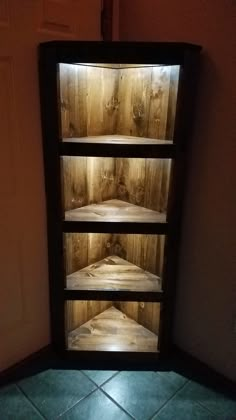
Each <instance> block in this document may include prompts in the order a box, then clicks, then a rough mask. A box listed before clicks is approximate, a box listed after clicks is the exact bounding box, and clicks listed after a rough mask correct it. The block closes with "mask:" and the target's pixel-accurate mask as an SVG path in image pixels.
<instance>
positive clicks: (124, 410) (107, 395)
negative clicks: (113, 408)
mask: <svg viewBox="0 0 236 420" xmlns="http://www.w3.org/2000/svg"><path fill="white" fill-rule="evenodd" d="M100 391H101V392H102V393H103V394H104V395H105V396H106V397H108V398H109V400H111V401H112V402H113V403H114V404H115V405H117V407H119V408H120V409H121V410H122V411H123V412H124V413H125V414H127V415H128V416H129V417H130V418H131V419H134V420H136V419H135V417H134V416H133V415H132V414H131V413H129V412H128V411H126V409H125V408H124V407H122V406H121V405H120V404H119V403H118V402H117V401H116V400H114V399H113V398H112V397H111V396H110V395H109V394H107V393H106V391H104V390H103V389H102V388H100Z"/></svg>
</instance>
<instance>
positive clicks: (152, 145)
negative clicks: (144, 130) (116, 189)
mask: <svg viewBox="0 0 236 420" xmlns="http://www.w3.org/2000/svg"><path fill="white" fill-rule="evenodd" d="M59 147H60V154H61V155H64V156H104V157H106V156H107V157H140V156H142V157H143V158H173V157H174V156H175V145H174V144H173V142H172V141H170V140H158V139H150V138H147V137H134V136H120V135H114V134H112V135H104V136H88V137H69V138H63V139H62V141H61V142H60V144H59Z"/></svg>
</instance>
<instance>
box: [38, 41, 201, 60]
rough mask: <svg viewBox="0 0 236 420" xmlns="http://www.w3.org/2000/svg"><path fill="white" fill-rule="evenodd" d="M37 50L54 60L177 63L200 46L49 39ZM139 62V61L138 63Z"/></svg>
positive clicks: (172, 43)
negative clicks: (187, 51) (186, 53)
mask: <svg viewBox="0 0 236 420" xmlns="http://www.w3.org/2000/svg"><path fill="white" fill-rule="evenodd" d="M39 48H40V51H42V53H44V54H46V53H47V54H48V55H49V57H51V56H52V55H54V62H55V63H72V64H74V63H104V61H105V62H107V63H118V64H122V63H124V64H153V65H171V64H173V65H174V64H176V65H181V64H183V62H184V57H185V52H186V50H189V51H195V52H196V53H198V52H199V51H200V50H201V47H199V46H197V45H192V44H186V43H178V42H176V43H175V42H167V43H165V42H160V43H155V42H149V43H147V42H104V41H51V42H46V43H43V44H40V47H39ZM140 61H141V63H140Z"/></svg>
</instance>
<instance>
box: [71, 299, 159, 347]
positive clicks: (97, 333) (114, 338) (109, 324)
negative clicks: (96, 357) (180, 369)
mask: <svg viewBox="0 0 236 420" xmlns="http://www.w3.org/2000/svg"><path fill="white" fill-rule="evenodd" d="M157 343H158V337H157V335H156V334H154V333H153V332H151V331H149V330H148V329H147V328H145V327H143V326H142V325H140V324H138V323H137V322H136V321H134V320H133V319H131V318H129V317H128V316H127V315H125V314H124V313H123V312H121V311H119V310H118V309H116V308H115V307H114V306H111V307H110V308H108V309H106V310H105V311H104V312H102V313H100V314H99V315H96V316H95V317H93V318H92V319H90V320H89V321H87V322H86V323H84V324H83V325H81V326H80V327H79V328H76V329H74V330H73V331H71V332H69V333H68V350H82V351H83V350H85V351H86V350H88V351H93V350H94V351H131V352H157Z"/></svg>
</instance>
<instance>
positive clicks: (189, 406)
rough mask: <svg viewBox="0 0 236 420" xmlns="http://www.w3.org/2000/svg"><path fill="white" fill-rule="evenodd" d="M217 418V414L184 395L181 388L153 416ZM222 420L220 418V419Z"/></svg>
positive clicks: (161, 419)
mask: <svg viewBox="0 0 236 420" xmlns="http://www.w3.org/2000/svg"><path fill="white" fill-rule="evenodd" d="M178 419H186V420H188V419H189V420H192V419H193V420H204V419H205V420H217V416H215V415H213V414H211V413H209V411H208V410H206V409H205V408H203V407H202V406H200V405H199V404H198V403H196V402H195V401H194V400H191V399H188V398H185V397H184V392H183V390H182V389H181V390H180V391H178V392H177V394H175V396H174V397H173V398H171V400H170V401H168V402H167V404H166V405H165V406H164V407H163V408H161V410H160V411H159V412H158V413H157V414H156V415H155V416H154V417H153V418H152V420H178ZM219 420H220V419H219Z"/></svg>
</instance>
